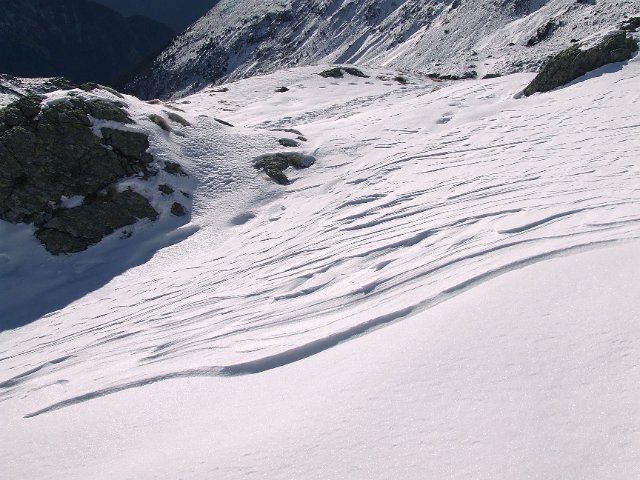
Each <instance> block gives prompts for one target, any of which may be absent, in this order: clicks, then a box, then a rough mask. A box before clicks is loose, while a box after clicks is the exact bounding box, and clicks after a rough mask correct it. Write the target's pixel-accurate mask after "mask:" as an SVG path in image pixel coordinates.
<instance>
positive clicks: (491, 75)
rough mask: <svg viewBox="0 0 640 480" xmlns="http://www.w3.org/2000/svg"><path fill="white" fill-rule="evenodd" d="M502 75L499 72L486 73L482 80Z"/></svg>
mask: <svg viewBox="0 0 640 480" xmlns="http://www.w3.org/2000/svg"><path fill="white" fill-rule="evenodd" d="M501 76H502V75H500V74H499V73H487V74H486V75H485V76H484V77H482V79H483V80H489V79H490V78H498V77H501Z"/></svg>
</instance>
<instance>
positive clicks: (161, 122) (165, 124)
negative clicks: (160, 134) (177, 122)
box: [149, 113, 171, 132]
mask: <svg viewBox="0 0 640 480" xmlns="http://www.w3.org/2000/svg"><path fill="white" fill-rule="evenodd" d="M149 120H151V121H152V122H153V123H155V124H156V125H157V126H159V127H160V128H161V129H162V130H164V131H165V132H170V131H171V127H170V126H169V123H168V122H167V121H166V120H165V119H164V118H162V117H161V116H160V115H158V114H156V113H152V114H151V115H149Z"/></svg>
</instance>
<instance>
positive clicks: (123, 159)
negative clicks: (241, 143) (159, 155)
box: [0, 97, 157, 254]
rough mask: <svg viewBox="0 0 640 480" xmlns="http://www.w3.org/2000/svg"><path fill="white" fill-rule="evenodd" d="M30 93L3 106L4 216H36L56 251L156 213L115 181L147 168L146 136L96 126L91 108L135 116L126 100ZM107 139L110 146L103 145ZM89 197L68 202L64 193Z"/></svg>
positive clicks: (0, 175) (0, 182)
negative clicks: (47, 100)
mask: <svg viewBox="0 0 640 480" xmlns="http://www.w3.org/2000/svg"><path fill="white" fill-rule="evenodd" d="M41 102H42V98H40V97H24V98H21V99H19V100H17V101H16V102H13V103H12V104H10V105H8V106H7V107H6V108H4V109H1V110H0V219H2V220H6V221H9V222H13V223H32V224H34V226H35V227H36V229H37V231H36V235H37V237H38V238H39V239H40V240H41V242H42V243H43V245H44V246H45V248H47V250H49V251H50V252H52V253H54V254H59V253H71V252H77V251H80V250H84V249H85V248H87V246H89V245H92V244H94V243H97V242H98V241H99V240H100V239H101V238H102V237H104V236H105V235H107V234H109V233H111V232H113V231H114V230H115V229H117V228H120V227H121V226H123V225H128V224H131V223H133V222H134V221H135V219H136V218H143V217H145V218H151V219H155V218H156V217H157V213H156V212H155V210H153V209H152V208H151V206H150V205H149V203H148V202H147V201H146V199H144V197H142V196H140V195H139V194H137V193H134V192H121V193H118V192H117V191H116V190H115V188H113V187H111V186H112V185H113V184H114V183H115V182H116V181H118V180H120V179H122V178H125V177H127V176H131V175H134V174H138V173H140V172H145V173H146V172H147V171H149V165H148V163H149V162H150V161H151V160H152V157H151V155H149V154H148V153H147V151H146V150H147V149H148V147H149V142H148V138H147V136H146V135H145V134H143V133H139V132H125V131H121V130H116V129H110V128H103V129H101V131H102V135H103V138H100V137H98V136H97V135H95V134H94V133H93V131H92V129H91V121H90V119H89V115H92V116H94V115H95V118H100V117H108V118H111V119H114V120H115V119H120V120H123V121H127V122H128V121H130V120H129V118H128V117H127V116H126V114H124V113H123V112H122V110H121V106H120V105H118V104H115V103H112V104H110V103H109V102H107V101H104V100H99V101H85V100H83V99H81V98H78V97H74V98H67V99H65V100H63V101H60V102H57V103H53V104H49V105H46V106H45V107H44V108H41ZM106 146H109V147H111V148H105V147H106ZM75 196H81V197H84V202H83V204H82V205H81V206H78V207H75V208H66V207H64V205H63V198H62V197H67V198H69V197H75Z"/></svg>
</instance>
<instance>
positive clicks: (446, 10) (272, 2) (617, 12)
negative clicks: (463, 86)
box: [126, 0, 640, 99]
mask: <svg viewBox="0 0 640 480" xmlns="http://www.w3.org/2000/svg"><path fill="white" fill-rule="evenodd" d="M639 7H640V0H624V1H621V0H598V1H597V2H596V1H595V0H582V1H581V2H577V0H304V1H303V0H242V1H236V0H233V1H232V0H226V1H221V2H219V3H218V4H217V5H216V6H215V7H214V8H213V9H212V10H210V11H209V12H208V13H207V14H206V15H204V16H203V17H202V18H200V19H199V20H198V21H197V22H195V23H194V24H193V25H192V26H191V27H190V28H189V29H188V30H186V31H185V32H183V33H182V34H181V35H180V36H178V37H177V38H176V39H175V40H174V41H173V43H172V44H171V45H170V46H169V47H168V48H167V49H165V50H164V51H163V52H162V53H161V54H160V56H159V57H158V58H157V59H156V60H155V61H154V62H153V63H149V64H147V65H146V68H142V69H141V70H139V71H137V72H136V73H135V74H132V76H131V78H130V80H129V81H128V82H126V89H127V90H126V91H127V92H129V93H133V94H135V95H137V96H139V97H142V98H147V99H149V98H175V97H178V96H182V95H185V94H188V93H191V92H195V91H199V90H201V89H202V88H205V87H206V86H208V85H209V84H211V83H217V84H220V83H226V82H229V81H233V80H237V79H240V78H246V77H248V76H254V75H256V74H261V73H270V72H274V71H276V70H279V69H282V68H289V67H292V66H301V65H321V64H322V65H324V64H336V65H342V64H349V65H356V66H358V65H361V66H365V65H366V66H367V67H384V68H386V69H395V70H399V71H407V72H421V73H422V72H436V73H439V74H440V75H442V77H443V79H445V78H446V77H448V76H450V77H452V78H463V77H464V76H465V74H468V73H470V72H472V71H474V70H475V71H476V72H477V73H478V76H483V75H486V74H487V73H499V74H503V75H504V74H509V73H513V72H522V71H537V70H539V69H540V67H541V65H542V63H543V62H544V59H546V58H547V57H548V56H549V55H550V54H552V53H554V52H559V51H560V50H562V49H563V48H565V46H566V45H568V44H569V41H570V40H571V39H572V38H576V39H577V40H581V39H583V38H588V37H590V36H592V35H595V34H597V33H598V32H600V31H603V30H604V29H609V28H611V27H612V26H614V25H619V24H620V22H622V21H623V20H625V19H626V18H628V15H629V12H635V11H638V8H639ZM527 45H530V46H527ZM531 45H535V47H531ZM486 67H490V69H491V71H489V70H488V69H487V68H486ZM339 73H342V74H344V73H345V72H342V71H340V72H332V75H339ZM289 88H290V87H289Z"/></svg>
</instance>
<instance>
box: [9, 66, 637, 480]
mask: <svg viewBox="0 0 640 480" xmlns="http://www.w3.org/2000/svg"><path fill="white" fill-rule="evenodd" d="M319 70H320V69H319V68H317V67H303V68H296V69H291V70H283V71H279V72H276V73H274V74H271V75H267V76H263V77H255V78H250V79H247V80H242V81H239V82H236V83H231V84H229V85H227V88H228V91H226V92H225V91H220V90H219V89H213V88H209V89H206V90H204V91H202V92H201V93H199V94H196V95H193V96H191V97H187V98H185V99H184V100H182V103H181V104H179V106H180V107H181V108H183V109H184V110H185V112H184V113H183V115H184V116H185V117H186V118H188V119H189V120H191V121H192V122H193V126H192V127H185V128H184V129H183V130H181V132H182V133H184V135H185V137H176V138H175V139H172V142H173V143H172V145H174V147H173V148H172V149H170V150H168V152H169V153H168V154H169V155H171V156H172V157H171V158H174V159H176V160H180V161H181V162H183V163H184V164H185V165H186V166H187V168H188V169H189V171H190V172H191V173H192V174H193V175H194V176H195V177H196V178H197V180H198V186H197V188H196V189H195V191H194V196H193V212H192V218H191V223H190V228H191V229H192V231H193V233H192V234H191V235H190V236H189V237H188V238H186V239H184V240H183V241H181V242H179V243H176V244H174V245H172V246H169V247H167V248H164V249H162V250H160V251H157V252H155V253H153V251H152V250H150V251H149V252H148V253H149V256H150V257H152V258H150V259H149V261H147V262H146V263H144V264H142V265H138V266H135V267H133V268H130V269H128V270H127V271H126V272H124V273H122V274H119V275H117V276H115V277H114V278H113V279H112V280H111V281H110V282H109V283H107V284H106V285H104V286H103V287H101V288H99V289H97V290H95V291H92V292H90V293H87V294H86V295H84V294H83V295H79V296H77V298H75V299H74V301H73V302H71V303H69V304H68V305H64V306H61V308H60V310H58V311H54V312H51V313H49V314H47V315H43V316H42V318H40V319H38V320H36V321H33V322H31V323H29V324H28V325H25V326H23V327H21V328H18V329H15V330H11V331H5V332H2V333H0V351H1V352H2V355H1V357H0V375H1V376H0V423H2V431H3V432H7V434H8V436H7V438H9V441H10V442H11V448H10V449H3V452H2V454H0V455H2V457H1V460H0V461H1V462H2V464H3V466H4V468H8V471H9V472H11V473H12V477H15V478H47V477H48V476H50V472H51V471H56V472H58V471H59V472H62V473H61V476H62V477H63V478H86V477H87V476H91V477H92V478H101V477H102V478H112V477H113V476H126V475H128V476H129V477H131V478H176V477H183V478H203V477H205V478H206V477H210V476H213V477H216V478H243V477H247V478H257V477H260V476H267V477H268V478H292V477H293V478H345V477H349V478H389V477H390V476H391V475H392V474H397V475H402V476H403V477H405V478H424V477H425V476H427V477H428V476H429V475H431V476H439V477H443V478H632V477H633V475H632V474H633V472H638V471H640V458H639V457H638V454H637V452H638V451H639V450H638V446H639V445H638V439H639V437H638V432H639V431H640V424H639V423H638V413H639V412H638V401H637V398H638V387H637V385H638V369H637V354H638V340H639V339H640V335H639V333H640V332H639V330H638V327H637V325H636V324H637V321H636V320H637V314H638V311H639V307H640V305H639V304H638V298H640V297H639V296H638V293H640V292H638V285H639V283H638V280H639V279H640V278H639V276H640V274H639V272H640V270H639V269H638V266H640V265H638V260H637V259H638V258H639V257H638V253H639V252H638V248H640V247H639V243H638V238H639V237H640V188H639V187H638V186H639V185H640V183H639V181H638V180H639V178H640V166H638V163H637V152H638V150H639V147H640V140H639V139H640V135H639V133H640V109H638V108H637V106H638V102H639V101H640V97H639V96H638V93H637V78H638V75H639V74H640V61H639V60H638V58H637V57H636V58H635V59H633V60H631V61H630V62H628V63H627V64H625V65H621V64H618V65H611V66H608V67H605V68H603V69H600V70H598V71H596V72H594V73H592V74H590V75H589V76H588V78H582V79H580V80H579V81H577V82H575V83H574V84H572V85H570V86H568V87H566V88H562V89H560V90H557V91H554V92H550V93H547V94H544V95H533V96H532V97H528V98H523V97H521V95H520V94H519V92H520V91H521V90H522V88H523V87H524V86H525V85H526V84H527V83H528V81H529V80H530V79H531V78H532V75H531V74H517V75H511V76H508V77H504V78H499V79H493V80H484V81H480V80H473V81H460V82H453V83H451V82H449V83H448V82H434V81H431V80H428V79H424V78H421V77H418V76H408V79H409V81H410V83H409V84H407V85H402V84H400V83H399V82H397V81H394V80H392V77H393V76H394V75H395V72H393V71H388V70H383V69H365V70H366V72H367V73H369V74H370V75H371V76H370V78H367V79H365V78H356V77H350V76H346V77H345V78H343V79H339V80H336V79H324V78H321V77H320V76H317V75H315V73H317V72H318V71H319ZM280 86H287V87H288V88H289V91H288V92H286V93H275V91H274V90H275V89H276V88H277V87H280ZM131 101H132V102H133V100H131ZM136 108H139V112H143V111H144V109H146V108H147V107H146V106H144V105H143V104H140V105H139V106H138V107H136ZM140 114H142V113H140ZM181 114H182V113H181ZM214 117H218V118H222V119H224V120H226V121H228V122H230V123H232V124H234V125H236V127H235V128H231V127H223V126H221V125H220V124H219V123H218V122H216V121H215V120H214ZM284 128H296V129H298V130H300V131H301V132H302V133H303V134H304V136H305V137H306V138H307V142H303V144H302V146H301V148H300V150H302V151H304V152H305V153H310V154H313V155H314V156H315V157H316V158H317V162H316V164H315V165H314V166H313V167H311V168H310V169H308V170H301V171H298V172H293V173H292V174H291V175H290V177H291V178H292V179H293V180H294V182H293V183H292V184H291V185H289V186H287V187H282V186H279V185H276V184H275V183H273V182H270V181H268V180H267V179H266V178H265V177H264V175H263V174H261V173H256V172H255V171H254V170H253V169H252V168H251V166H250V162H249V160H250V158H252V156H255V155H257V154H260V153H265V152H268V151H275V150H277V149H281V148H283V147H279V146H277V142H276V140H277V139H278V138H280V137H283V136H284V137H292V136H293V137H295V136H296V135H295V134H293V135H292V134H290V133H285V132H276V131H274V129H284ZM151 140H152V143H153V146H152V148H159V146H160V143H159V142H160V137H153V138H152V139H151ZM158 151H160V150H158ZM3 228H5V229H10V228H14V227H11V226H7V225H3ZM16 228H17V227H16ZM3 238H6V237H3ZM121 243H122V244H123V245H126V243H125V242H121ZM6 245H7V243H6V242H5V243H4V245H3V248H6ZM32 247H33V249H34V250H32V251H34V252H35V251H36V250H35V249H36V248H37V246H36V245H35V244H34V245H32ZM122 248H124V247H122ZM92 252H94V255H93V256H92ZM97 252H99V251H98V250H94V249H89V250H88V251H87V252H86V256H85V257H82V258H83V259H84V260H86V261H89V260H91V259H93V260H95V261H96V262H105V259H101V258H100V257H99V256H98V255H97V254H95V253H97ZM575 253H579V254H578V255H575V256H573V255H572V254H575ZM570 255H571V256H570ZM565 257H566V258H565ZM78 258H81V257H79V256H78V257H76V256H72V257H67V258H62V259H53V260H41V267H40V268H41V271H47V269H48V268H49V267H50V266H51V265H53V264H54V263H56V264H57V265H58V268H62V269H66V270H64V271H65V272H67V275H70V276H71V278H73V279H74V281H77V282H81V281H82V279H83V278H90V276H91V274H92V272H95V271H99V269H100V266H99V265H98V266H96V267H95V268H94V270H88V273H87V271H83V270H82V269H80V270H78V269H76V268H75V266H76V265H77V262H78V261H79V260H78ZM112 258H117V256H113V257H109V258H108V259H106V261H107V262H108V261H109V259H112ZM6 259H7V262H12V261H13V258H12V256H11V254H8V255H6ZM47 262H50V263H47ZM533 264H536V265H533ZM532 265H533V266H532ZM30 275H31V276H30ZM83 275H84V277H83ZM4 278H5V279H9V280H10V281H11V282H12V283H15V284H18V285H23V286H24V288H25V290H27V291H28V289H29V286H30V285H31V284H32V283H33V281H34V278H35V279H36V280H37V279H38V277H37V275H36V276H35V277H34V276H33V272H31V270H30V269H29V268H22V267H21V264H20V262H14V263H13V269H9V270H5V271H4ZM30 282H31V283H30ZM32 301H34V300H32ZM35 301H37V299H35ZM27 307H28V305H27V304H25V308H27ZM388 324H392V325H388ZM381 326H386V327H385V328H382V329H378V327H381ZM373 330H376V331H373ZM371 331H373V332H372V333H370V334H369V335H366V336H361V334H363V333H365V332H371ZM358 337H359V338H358ZM334 347H335V348H334ZM203 377H207V378H203ZM125 474H126V475H125Z"/></svg>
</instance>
